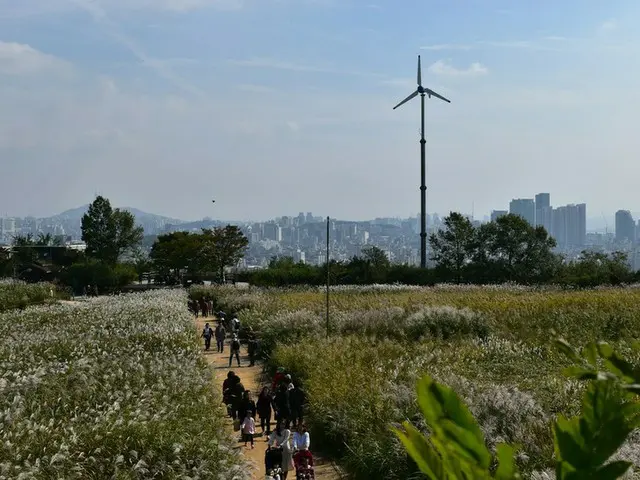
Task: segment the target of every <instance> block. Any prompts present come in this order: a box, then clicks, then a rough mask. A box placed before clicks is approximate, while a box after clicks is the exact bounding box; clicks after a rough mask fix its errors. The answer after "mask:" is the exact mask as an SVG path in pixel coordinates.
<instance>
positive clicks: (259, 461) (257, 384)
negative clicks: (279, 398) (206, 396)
mask: <svg viewBox="0 0 640 480" xmlns="http://www.w3.org/2000/svg"><path fill="white" fill-rule="evenodd" d="M207 320H209V323H210V324H215V323H214V322H215V320H213V321H212V319H211V318H209V319H207ZM196 324H197V327H198V331H199V332H202V329H203V328H204V324H205V322H204V321H203V319H202V318H198V320H197V322H196ZM224 350H225V351H224V353H217V352H216V345H215V340H213V342H212V345H211V350H210V351H208V352H205V351H204V350H203V354H204V356H205V358H206V360H207V362H208V363H209V364H210V365H211V366H212V368H214V369H215V381H216V386H217V387H218V388H222V382H223V381H224V379H225V378H226V377H227V372H228V371H229V370H233V371H234V372H235V373H236V374H237V375H238V376H239V377H240V379H241V380H242V384H243V385H244V388H246V389H247V390H250V391H251V393H252V394H253V398H254V400H257V398H258V395H259V393H260V391H261V390H262V386H263V385H262V382H261V379H262V365H260V364H256V366H254V367H250V366H249V356H248V355H247V351H246V348H245V347H244V346H243V347H242V350H241V352H240V365H241V366H240V367H238V366H237V363H236V361H235V359H234V362H233V364H232V366H231V368H229V345H228V340H227V344H225V347H224ZM226 423H227V428H228V429H229V431H230V432H232V434H233V435H234V436H235V437H237V438H238V448H240V449H242V453H243V455H244V456H245V457H246V458H247V459H248V460H249V461H250V462H251V463H252V464H253V472H252V477H251V478H252V479H253V480H263V479H264V478H265V475H264V454H265V451H266V449H267V441H266V437H264V436H262V435H261V434H260V433H259V432H260V426H259V425H258V426H257V428H256V432H257V433H256V437H255V441H254V443H255V448H254V449H251V448H250V447H248V446H247V447H246V448H245V447H244V443H242V442H240V441H239V440H240V433H239V432H234V431H233V422H232V420H231V418H229V417H227V419H226ZM272 425H273V423H272ZM311 441H312V447H313V438H312V439H311ZM312 450H313V449H312ZM314 461H315V462H316V468H315V471H316V478H317V479H319V480H340V479H344V478H346V477H344V476H343V475H341V474H340V473H339V471H338V470H337V467H335V466H334V465H333V464H332V463H331V462H328V461H324V460H323V459H321V458H318V457H317V456H314ZM288 480H295V475H293V474H290V475H289V478H288Z"/></svg>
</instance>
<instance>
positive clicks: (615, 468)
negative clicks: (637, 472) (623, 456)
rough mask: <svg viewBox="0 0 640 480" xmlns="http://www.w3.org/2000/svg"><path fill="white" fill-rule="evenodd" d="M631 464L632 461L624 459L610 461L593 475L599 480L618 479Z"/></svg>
mask: <svg viewBox="0 0 640 480" xmlns="http://www.w3.org/2000/svg"><path fill="white" fill-rule="evenodd" d="M631 465H632V464H631V463H630V462H623V461H617V462H611V463H608V464H606V465H605V466H604V467H601V468H599V469H598V470H597V471H596V472H595V475H593V478H594V479H597V480H616V479H618V478H620V477H622V475H624V474H625V473H626V472H627V470H629V467H631Z"/></svg>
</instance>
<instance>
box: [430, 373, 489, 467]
mask: <svg viewBox="0 0 640 480" xmlns="http://www.w3.org/2000/svg"><path fill="white" fill-rule="evenodd" d="M426 389H427V390H428V391H429V392H430V394H431V395H430V398H431V399H432V401H435V402H438V404H439V408H434V406H433V405H428V406H424V405H423V404H422V401H423V399H422V398H421V397H420V396H419V401H420V402H421V407H422V408H423V410H429V411H430V412H432V413H431V414H432V415H433V413H434V412H437V413H438V414H439V415H440V418H439V419H438V420H436V423H437V424H438V425H437V428H435V429H434V431H436V434H437V435H440V434H442V435H445V436H446V437H448V438H449V439H450V440H454V441H455V445H456V446H457V448H458V450H459V452H460V453H462V454H464V455H466V456H467V459H468V460H473V461H474V462H475V463H477V465H478V466H480V467H481V468H484V469H488V468H489V465H490V464H491V454H490V453H489V450H487V447H486V446H485V443H484V436H483V435H482V431H481V430H480V427H479V426H478V424H477V423H476V420H475V418H473V415H471V412H469V409H468V408H467V407H466V405H464V403H463V402H462V401H461V400H460V398H459V397H458V395H457V394H456V393H455V392H454V391H453V390H452V389H451V388H449V387H447V386H444V385H440V384H438V383H436V382H433V381H432V380H431V379H428V387H426Z"/></svg>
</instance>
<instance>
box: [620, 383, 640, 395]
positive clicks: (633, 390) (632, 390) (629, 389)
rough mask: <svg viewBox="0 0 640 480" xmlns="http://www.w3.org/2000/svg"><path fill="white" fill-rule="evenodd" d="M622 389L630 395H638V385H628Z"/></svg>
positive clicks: (639, 390)
mask: <svg viewBox="0 0 640 480" xmlns="http://www.w3.org/2000/svg"><path fill="white" fill-rule="evenodd" d="M622 388H623V389H624V390H626V391H627V392H630V393H635V394H636V395H640V383H632V384H628V385H623V386H622Z"/></svg>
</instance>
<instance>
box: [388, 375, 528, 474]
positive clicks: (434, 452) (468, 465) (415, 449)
mask: <svg viewBox="0 0 640 480" xmlns="http://www.w3.org/2000/svg"><path fill="white" fill-rule="evenodd" d="M418 403H419V404H420V409H421V410H422V413H423V415H424V418H425V420H426V422H427V425H428V426H429V429H430V430H431V435H429V436H425V435H423V434H422V433H421V432H420V431H419V430H418V429H417V428H416V427H414V426H413V425H411V424H410V423H409V422H404V424H403V427H404V428H403V429H397V428H394V430H395V433H396V435H397V436H398V438H399V439H400V441H401V442H402V443H403V445H404V446H405V448H406V449H407V452H408V453H409V455H410V456H411V458H413V460H414V461H415V462H416V464H417V465H418V467H419V468H420V470H421V471H422V472H423V473H424V474H426V475H427V476H428V477H429V478H430V479H433V480H440V479H443V480H444V479H485V478H486V479H488V478H496V479H501V480H507V479H518V478H521V477H520V475H519V474H518V472H517V469H516V464H515V461H514V451H515V449H514V447H513V446H511V445H508V444H505V443H502V444H499V445H498V446H497V448H496V457H497V461H498V468H497V469H496V470H495V473H493V474H492V473H491V472H490V467H491V466H492V463H494V462H493V458H492V455H491V453H490V452H489V450H488V449H487V447H486V445H485V441H484V436H483V434H482V431H481V430H480V427H479V426H478V424H477V423H476V421H475V419H474V418H473V415H471V412H469V409H468V408H467V407H466V405H464V403H462V401H461V400H460V398H459V397H458V395H456V393H455V392H454V391H453V390H451V389H450V388H449V387H446V386H444V385H440V384H439V383H437V382H435V381H433V380H432V379H431V378H430V377H429V376H426V377H424V378H423V379H422V380H420V381H419V382H418Z"/></svg>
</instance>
